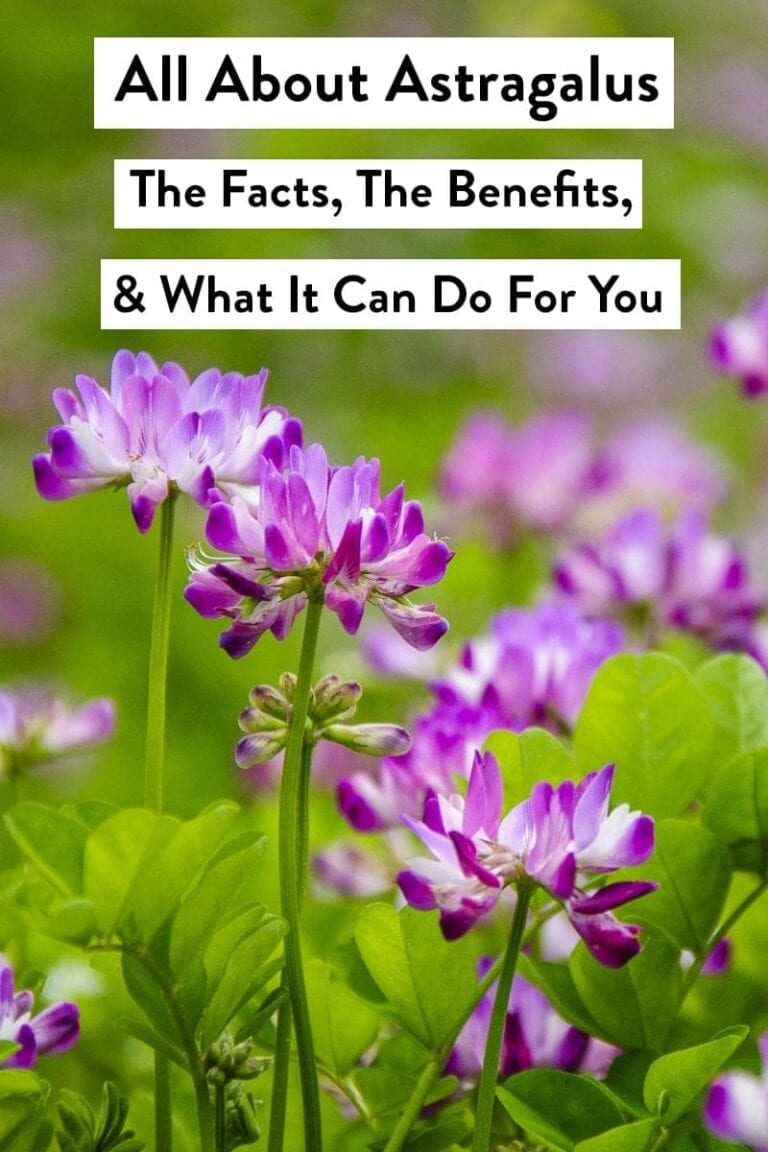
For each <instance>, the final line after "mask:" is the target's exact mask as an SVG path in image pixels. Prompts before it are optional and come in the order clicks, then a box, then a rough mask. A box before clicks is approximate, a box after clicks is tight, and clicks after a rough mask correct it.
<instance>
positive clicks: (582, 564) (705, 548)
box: [554, 508, 764, 651]
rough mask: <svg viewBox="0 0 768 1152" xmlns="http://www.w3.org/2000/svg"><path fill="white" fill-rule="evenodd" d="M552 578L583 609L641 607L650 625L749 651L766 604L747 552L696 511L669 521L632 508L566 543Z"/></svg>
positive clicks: (649, 510) (654, 512)
mask: <svg viewBox="0 0 768 1152" xmlns="http://www.w3.org/2000/svg"><path fill="white" fill-rule="evenodd" d="M554 579H555V583H556V584H557V586H558V588H559V590H560V591H561V592H562V593H563V594H564V595H565V596H568V597H572V598H573V599H574V600H575V601H576V602H577V603H578V604H579V605H580V606H581V608H582V609H583V611H584V612H586V613H593V612H597V613H609V612H623V611H626V610H627V609H637V608H641V609H643V611H644V613H645V615H646V616H647V618H648V620H649V622H650V623H651V625H652V630H655V629H658V628H663V627H670V626H672V627H676V628H681V629H684V630H685V631H688V632H692V633H694V634H695V635H697V636H699V637H700V638H701V639H703V640H704V641H706V642H707V643H709V644H710V645H712V647H714V648H718V649H721V648H722V649H731V648H735V649H740V650H746V651H751V650H752V647H753V626H754V624H755V622H756V620H757V617H758V615H759V613H760V611H761V610H762V608H763V606H764V605H763V598H762V597H760V596H759V595H758V594H757V592H756V591H755V589H754V588H753V587H752V585H751V583H750V579H749V572H748V569H747V563H746V559H745V557H744V556H743V555H742V553H741V552H740V551H739V549H738V548H737V547H736V545H735V544H734V543H733V542H732V541H730V540H728V539H727V538H726V537H723V536H717V535H715V534H714V533H711V532H708V531H707V528H706V525H705V522H704V519H703V517H701V516H700V515H698V514H697V513H694V512H691V513H688V514H686V515H683V516H681V517H680V518H679V520H678V521H677V523H676V524H675V525H674V526H673V528H672V529H667V528H666V527H665V525H664V523H663V521H662V519H661V516H660V515H659V513H658V512H657V511H655V510H652V509H647V508H643V509H639V510H637V511H635V512H632V513H630V514H629V515H628V516H625V517H624V518H623V519H622V520H620V521H619V523H618V524H616V525H615V526H614V527H613V528H612V529H611V530H610V531H609V532H608V533H607V534H605V535H604V536H603V537H602V538H601V539H599V540H596V541H590V540H587V541H583V542H581V543H579V544H576V545H574V546H573V547H572V548H571V549H570V550H569V551H567V552H566V553H565V554H564V555H563V556H562V557H561V559H560V561H559V562H558V563H557V565H556V566H555V570H554Z"/></svg>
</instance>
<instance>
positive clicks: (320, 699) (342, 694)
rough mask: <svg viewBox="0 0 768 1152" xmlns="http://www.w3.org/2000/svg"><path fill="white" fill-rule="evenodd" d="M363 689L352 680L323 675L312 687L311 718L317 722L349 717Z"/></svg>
mask: <svg viewBox="0 0 768 1152" xmlns="http://www.w3.org/2000/svg"><path fill="white" fill-rule="evenodd" d="M362 694H363V690H362V688H361V687H360V685H359V684H356V683H355V682H354V681H353V680H341V679H340V678H339V677H338V676H334V675H329V676H323V678H322V680H318V682H317V684H315V687H314V706H313V708H312V716H313V719H314V720H315V721H316V722H317V723H319V724H326V723H328V721H330V720H347V719H351V718H352V717H353V716H354V714H355V710H356V708H357V705H358V702H359V700H360V697H361V696H362Z"/></svg>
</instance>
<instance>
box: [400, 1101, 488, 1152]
mask: <svg viewBox="0 0 768 1152" xmlns="http://www.w3.org/2000/svg"><path fill="white" fill-rule="evenodd" d="M472 1128H473V1119H472V1114H471V1112H470V1111H469V1109H468V1108H467V1107H466V1105H465V1104H461V1103H457V1104H453V1105H448V1107H446V1108H441V1109H440V1112H439V1114H438V1115H437V1116H436V1117H433V1118H431V1119H430V1120H428V1121H427V1122H426V1124H425V1123H423V1122H422V1123H421V1124H420V1125H419V1127H418V1128H414V1130H413V1132H412V1134H411V1136H410V1137H409V1139H408V1142H407V1144H406V1145H405V1147H406V1149H407V1152H444V1149H452V1148H456V1147H457V1145H458V1144H460V1143H461V1142H463V1141H464V1140H465V1139H466V1138H467V1136H469V1135H470V1134H471V1132H472Z"/></svg>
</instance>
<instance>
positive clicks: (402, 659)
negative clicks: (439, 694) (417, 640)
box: [360, 622, 439, 680]
mask: <svg viewBox="0 0 768 1152" xmlns="http://www.w3.org/2000/svg"><path fill="white" fill-rule="evenodd" d="M360 651H361V654H362V657H363V660H365V662H366V664H367V665H368V667H369V668H370V669H371V671H372V672H375V673H376V674H377V675H379V676H382V677H386V678H388V679H393V680H399V679H403V680H428V679H429V677H430V676H434V675H436V673H437V670H438V663H439V661H438V658H437V656H436V654H435V651H434V650H433V649H430V650H429V651H422V652H419V651H417V650H416V649H415V648H412V647H411V645H410V644H408V642H407V641H406V640H404V639H403V638H402V637H401V636H399V635H398V634H397V632H393V631H392V629H391V628H388V627H387V625H386V624H384V623H383V622H382V623H373V624H371V625H369V626H368V627H366V629H365V631H364V632H363V634H362V636H361V637H360Z"/></svg>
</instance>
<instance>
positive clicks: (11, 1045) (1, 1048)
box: [0, 1040, 21, 1064]
mask: <svg viewBox="0 0 768 1152" xmlns="http://www.w3.org/2000/svg"><path fill="white" fill-rule="evenodd" d="M20 1048H21V1045H20V1044H16V1043H15V1041H13V1040H0V1064H2V1063H3V1062H4V1061H6V1060H7V1059H8V1057H9V1056H13V1054H14V1052H18V1051H19V1049H20Z"/></svg>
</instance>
